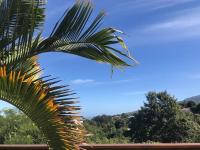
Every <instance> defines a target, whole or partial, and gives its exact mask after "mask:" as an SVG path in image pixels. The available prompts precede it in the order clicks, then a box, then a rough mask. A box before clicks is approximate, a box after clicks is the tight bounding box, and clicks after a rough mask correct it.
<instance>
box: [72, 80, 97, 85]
mask: <svg viewBox="0 0 200 150" xmlns="http://www.w3.org/2000/svg"><path fill="white" fill-rule="evenodd" d="M94 82H95V80H92V79H76V80H72V81H70V84H76V85H80V84H91V83H94Z"/></svg>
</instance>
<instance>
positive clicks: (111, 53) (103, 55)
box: [34, 1, 136, 67]
mask: <svg viewBox="0 0 200 150" xmlns="http://www.w3.org/2000/svg"><path fill="white" fill-rule="evenodd" d="M92 12H93V5H92V4H91V2H89V1H77V2H76V3H75V4H74V6H73V7H72V8H70V9H68V10H67V11H66V12H65V13H64V15H63V17H62V18H61V19H60V20H59V21H58V22H57V24H56V25H55V27H54V29H53V31H52V33H51V35H50V36H49V38H47V39H45V40H44V41H42V42H41V43H40V44H39V46H38V48H37V49H36V50H35V52H34V53H35V54H40V53H43V52H50V51H51V52H65V53H69V54H74V55H78V56H82V57H85V58H89V59H92V60H96V61H99V62H106V63H109V64H111V65H113V66H115V67H123V66H129V64H128V63H127V62H126V61H125V60H124V59H123V57H124V58H128V59H129V60H133V62H134V63H136V61H135V59H133V58H132V57H131V55H130V52H129V51H128V49H127V47H126V45H125V43H124V41H123V40H122V38H121V37H119V36H118V33H121V32H120V31H119V30H116V29H114V28H104V29H100V28H99V27H100V24H101V22H102V20H103V18H104V16H105V13H104V12H101V13H99V15H98V16H97V17H96V18H95V19H94V20H93V22H92V23H91V24H88V20H89V19H90V17H91V14H92ZM114 44H120V45H121V46H122V48H124V51H121V50H118V49H117V48H115V47H114V46H113V45H114Z"/></svg>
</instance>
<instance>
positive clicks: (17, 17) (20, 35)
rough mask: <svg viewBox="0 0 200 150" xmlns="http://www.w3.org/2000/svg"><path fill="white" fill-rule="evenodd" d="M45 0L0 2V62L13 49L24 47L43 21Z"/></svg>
mask: <svg viewBox="0 0 200 150" xmlns="http://www.w3.org/2000/svg"><path fill="white" fill-rule="evenodd" d="M44 4H45V0H3V1H1V3H0V58H1V64H5V62H4V59H5V57H7V56H8V55H9V54H10V53H11V52H12V51H13V50H16V47H17V49H21V47H23V48H26V49H27V46H28V45H29V44H30V43H31V42H32V38H33V35H34V31H35V30H36V29H39V28H41V26H42V25H43V22H44Z"/></svg>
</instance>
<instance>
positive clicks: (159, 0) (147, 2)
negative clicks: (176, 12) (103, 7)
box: [110, 0, 196, 13]
mask: <svg viewBox="0 0 200 150" xmlns="http://www.w3.org/2000/svg"><path fill="white" fill-rule="evenodd" d="M193 1H196V0H129V1H128V0H126V2H125V1H124V0H121V2H118V3H116V6H114V7H115V8H113V9H110V10H111V11H110V12H111V13H112V12H115V13H119V12H127V11H129V10H131V11H134V12H137V13H146V12H149V11H155V10H158V9H163V8H168V7H173V6H177V5H182V4H186V3H190V2H193ZM122 8H125V9H122Z"/></svg>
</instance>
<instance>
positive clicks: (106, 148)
mask: <svg viewBox="0 0 200 150" xmlns="http://www.w3.org/2000/svg"><path fill="white" fill-rule="evenodd" d="M80 149H84V150H200V143H191V144H185V143H184V144H182V143H180V144H83V145H80ZM0 150H48V146H47V145H0Z"/></svg>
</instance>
